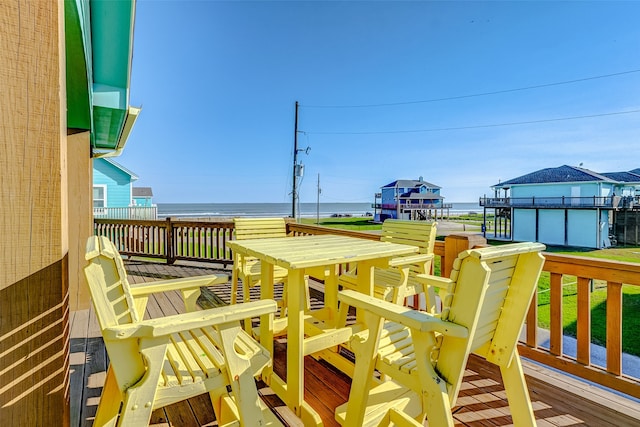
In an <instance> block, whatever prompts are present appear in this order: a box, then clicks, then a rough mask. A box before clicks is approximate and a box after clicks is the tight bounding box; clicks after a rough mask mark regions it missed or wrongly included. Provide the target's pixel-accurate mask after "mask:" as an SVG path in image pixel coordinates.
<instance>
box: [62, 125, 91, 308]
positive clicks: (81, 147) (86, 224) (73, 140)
mask: <svg viewBox="0 0 640 427" xmlns="http://www.w3.org/2000/svg"><path fill="white" fill-rule="evenodd" d="M67 145H68V163H69V165H71V167H69V171H68V188H69V190H68V193H69V310H71V311H74V310H85V309H88V308H89V306H90V305H91V300H90V299H89V287H88V286H87V284H86V279H85V278H84V272H83V268H84V266H85V265H86V264H87V262H86V261H85V259H84V253H85V251H86V242H87V238H88V237H89V236H91V235H92V234H93V190H92V188H93V185H92V182H93V162H92V159H91V149H90V147H91V141H90V139H89V132H82V133H76V134H74V135H69V136H68V137H67Z"/></svg>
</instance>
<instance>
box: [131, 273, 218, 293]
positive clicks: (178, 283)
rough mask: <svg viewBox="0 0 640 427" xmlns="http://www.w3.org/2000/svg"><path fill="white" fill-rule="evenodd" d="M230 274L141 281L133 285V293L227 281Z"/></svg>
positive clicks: (181, 288) (182, 288)
mask: <svg viewBox="0 0 640 427" xmlns="http://www.w3.org/2000/svg"><path fill="white" fill-rule="evenodd" d="M228 281H229V276H227V275H226V274H209V275H206V276H193V277H182V278H179V279H169V280H158V281H155V282H147V283H139V284H136V285H131V295H132V296H134V297H137V296H143V295H149V294H154V293H159V292H167V291H174V290H178V291H180V290H186V289H191V288H200V287H202V286H212V285H218V284H221V283H227V282H228Z"/></svg>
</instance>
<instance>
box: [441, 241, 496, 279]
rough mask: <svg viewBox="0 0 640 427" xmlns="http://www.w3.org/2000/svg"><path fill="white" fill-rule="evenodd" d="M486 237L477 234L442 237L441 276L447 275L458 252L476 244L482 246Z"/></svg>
mask: <svg viewBox="0 0 640 427" xmlns="http://www.w3.org/2000/svg"><path fill="white" fill-rule="evenodd" d="M486 244H487V239H485V238H484V237H482V236H481V235H479V234H450V235H448V236H447V237H445V238H444V260H443V261H442V262H441V265H440V271H441V274H442V277H449V275H450V274H451V269H452V267H453V261H455V259H456V257H457V256H458V254H459V253H460V252H462V251H466V250H467V249H471V248H473V247H476V246H484V245H486Z"/></svg>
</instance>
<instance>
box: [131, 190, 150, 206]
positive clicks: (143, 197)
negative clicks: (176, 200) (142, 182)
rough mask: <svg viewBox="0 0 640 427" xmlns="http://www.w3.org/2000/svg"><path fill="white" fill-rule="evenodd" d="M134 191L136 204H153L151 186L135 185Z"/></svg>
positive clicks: (134, 203) (134, 202)
mask: <svg viewBox="0 0 640 427" xmlns="http://www.w3.org/2000/svg"><path fill="white" fill-rule="evenodd" d="M132 191H133V194H132V195H133V205H134V206H138V207H151V206H153V191H152V190H151V187H133V189H132Z"/></svg>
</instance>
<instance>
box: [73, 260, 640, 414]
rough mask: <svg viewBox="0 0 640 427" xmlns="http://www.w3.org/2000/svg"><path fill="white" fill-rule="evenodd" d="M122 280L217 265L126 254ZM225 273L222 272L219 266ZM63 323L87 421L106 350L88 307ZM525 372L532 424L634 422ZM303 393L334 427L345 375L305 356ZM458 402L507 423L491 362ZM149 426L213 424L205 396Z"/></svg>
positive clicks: (152, 312) (608, 397)
mask: <svg viewBox="0 0 640 427" xmlns="http://www.w3.org/2000/svg"><path fill="white" fill-rule="evenodd" d="M126 264H127V269H128V271H129V280H130V282H131V283H140V282H146V281H153V280H158V279H164V278H175V277H186V276H195V275H203V274H211V273H213V272H219V271H220V270H219V269H214V268H212V267H211V266H202V265H196V264H192V265H187V264H186V263H185V264H180V265H173V266H168V265H166V264H161V263H146V262H139V261H127V262H126ZM226 272H227V273H229V271H228V270H227V271H226ZM312 288H313V290H312V297H313V300H312V303H313V304H314V305H315V304H318V305H320V304H322V301H321V299H322V293H321V292H319V290H321V287H320V286H312ZM228 298H229V286H228V285H221V286H218V287H215V289H209V290H207V291H206V292H205V294H204V295H203V297H202V298H201V300H200V301H199V302H200V305H202V306H205V307H206V306H208V305H210V304H212V303H220V302H228V300H229V299H228ZM183 310H184V306H183V304H182V300H181V298H180V296H179V294H178V293H177V292H173V293H168V294H164V295H157V296H156V297H155V298H151V299H150V300H149V304H148V307H147V313H146V316H149V317H158V316H165V315H170V314H175V313H179V312H182V311H183ZM70 328H71V333H70V336H71V343H70V344H71V356H70V365H71V375H70V378H71V380H70V381H71V383H70V398H71V426H73V427H75V426H90V425H92V423H93V417H94V415H95V411H96V409H97V405H98V402H99V399H100V393H101V391H102V385H103V383H104V378H105V376H106V367H107V361H108V358H107V354H106V351H105V347H104V344H103V342H102V338H101V337H100V330H99V327H98V324H97V320H96V317H95V315H94V313H93V310H83V311H76V312H72V313H71V316H70ZM285 349H286V342H284V340H283V341H278V342H276V344H275V357H274V369H275V370H276V371H277V372H278V373H279V374H280V375H284V371H285ZM524 365H525V366H524V368H525V374H526V375H527V383H528V386H529V391H530V394H531V400H532V402H533V407H534V410H535V415H536V419H537V422H538V426H573V425H579V426H604V427H606V426H612V427H613V426H616V427H621V426H639V425H640V404H639V403H637V402H634V401H631V400H628V399H625V398H624V397H621V396H619V395H616V394H613V393H610V392H608V391H605V390H602V389H600V388H597V387H594V386H592V385H589V384H586V383H584V382H581V381H578V380H575V379H572V378H570V377H568V376H566V375H564V374H563V373H561V372H558V371H551V370H549V369H547V368H545V367H542V366H540V365H536V364H533V363H531V362H527V361H526V360H525V361H524ZM259 386H260V393H261V394H262V395H263V397H264V399H265V401H266V402H267V403H268V404H269V405H270V406H271V407H272V408H273V409H274V411H275V412H276V413H278V414H279V415H280V416H281V417H282V418H283V420H284V421H285V422H286V423H287V424H289V425H294V426H296V425H301V424H300V423H299V421H298V420H297V419H296V418H295V417H293V415H292V413H291V411H289V410H288V409H287V408H286V407H285V406H284V405H283V403H282V401H280V399H278V398H277V397H276V396H275V395H274V394H273V393H272V392H271V390H270V389H269V388H268V387H266V386H265V385H264V384H259ZM305 386H306V389H305V399H306V400H307V401H308V402H309V403H310V404H311V406H313V407H314V408H315V409H316V411H318V413H319V414H320V416H321V417H322V418H323V421H324V424H325V426H337V425H338V424H337V423H336V422H335V420H334V418H333V411H334V408H335V407H336V406H338V405H340V404H342V403H344V402H345V401H346V400H347V398H348V394H349V387H350V379H349V378H348V377H347V376H346V375H344V374H342V373H341V372H339V371H337V370H336V369H334V368H333V367H332V366H330V365H328V364H327V363H325V362H323V361H317V360H315V359H313V358H311V357H307V358H306V359H305ZM458 405H459V406H458V407H457V408H455V410H454V412H455V414H454V416H455V419H456V421H457V423H458V424H457V425H461V426H507V425H511V424H512V421H511V416H510V415H509V408H508V405H507V402H506V396H505V393H504V388H503V387H502V384H501V381H500V375H499V373H498V372H497V370H496V369H493V367H492V366H487V365H485V364H482V363H480V362H479V359H475V358H472V359H471V360H470V361H469V363H468V366H467V373H466V376H465V383H464V384H463V387H462V391H461V393H460V397H459V398H458ZM151 425H154V426H156V425H157V426H215V425H217V424H216V422H215V418H214V415H213V410H212V408H211V402H210V401H209V399H208V396H206V395H203V396H199V397H197V398H194V399H190V400H189V401H188V402H182V403H177V404H175V405H171V406H168V407H166V408H162V409H159V410H156V411H155V412H154V413H153V416H152V422H151Z"/></svg>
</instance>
